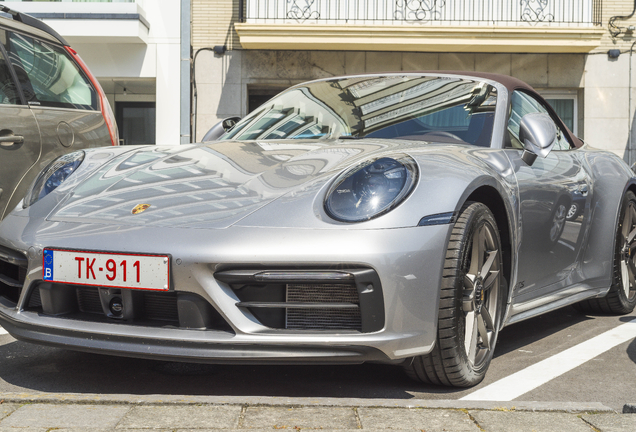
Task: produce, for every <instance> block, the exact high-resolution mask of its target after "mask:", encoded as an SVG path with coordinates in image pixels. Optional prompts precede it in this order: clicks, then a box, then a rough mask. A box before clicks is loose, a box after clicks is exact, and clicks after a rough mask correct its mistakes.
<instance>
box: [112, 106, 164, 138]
mask: <svg viewBox="0 0 636 432" xmlns="http://www.w3.org/2000/svg"><path fill="white" fill-rule="evenodd" d="M117 104H118V107H117V110H118V115H119V122H120V124H119V132H120V134H119V136H120V138H121V139H123V140H124V144H125V145H135V144H154V143H155V141H156V140H155V123H156V114H155V104H154V103H152V102H146V103H144V102H118V103H117Z"/></svg>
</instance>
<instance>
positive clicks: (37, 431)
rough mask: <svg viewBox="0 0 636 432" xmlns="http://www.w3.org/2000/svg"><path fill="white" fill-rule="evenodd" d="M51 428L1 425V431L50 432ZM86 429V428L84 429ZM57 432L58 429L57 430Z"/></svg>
mask: <svg viewBox="0 0 636 432" xmlns="http://www.w3.org/2000/svg"><path fill="white" fill-rule="evenodd" d="M48 430H49V428H45V427H39V428H30V427H29V428H23V427H3V426H0V432H48ZM82 430H83V431H85V430H86V429H82ZM55 432H57V430H56V431H55Z"/></svg>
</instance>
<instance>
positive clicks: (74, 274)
mask: <svg viewBox="0 0 636 432" xmlns="http://www.w3.org/2000/svg"><path fill="white" fill-rule="evenodd" d="M42 273H43V274H42V276H43V279H44V280H45V281H47V282H63V283H68V284H77V285H91V286H100V287H110V288H132V289H146V290H160V291H166V290H168V288H169V286H170V282H169V281H170V257H169V256H168V255H147V254H125V253H110V252H94V251H90V252H89V251H76V250H63V249H49V248H47V249H44V252H43V270H42Z"/></svg>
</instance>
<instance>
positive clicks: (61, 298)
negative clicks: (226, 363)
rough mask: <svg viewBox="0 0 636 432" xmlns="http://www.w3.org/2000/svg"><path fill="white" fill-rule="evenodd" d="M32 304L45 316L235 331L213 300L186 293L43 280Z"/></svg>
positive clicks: (138, 324)
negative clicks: (116, 305) (210, 301)
mask: <svg viewBox="0 0 636 432" xmlns="http://www.w3.org/2000/svg"><path fill="white" fill-rule="evenodd" d="M113 302H115V303H119V304H121V305H122V306H123V307H122V308H120V309H119V311H118V310H116V309H113V308H112V307H111V305H112V304H113ZM29 307H30V308H31V309H33V310H35V309H39V310H38V311H41V313H43V314H44V315H49V316H57V317H61V318H70V319H74V320H80V321H90V322H108V323H111V324H125V325H132V326H147V327H166V326H170V327H178V328H186V329H199V330H220V331H226V332H233V330H232V328H231V327H230V326H229V324H228V323H227V321H225V320H224V319H223V317H222V316H221V315H220V314H219V313H218V312H217V311H216V310H215V309H214V307H212V305H211V304H210V303H209V302H207V301H206V300H205V299H204V298H203V297H201V296H199V295H197V294H193V293H185V292H176V291H161V292H159V291H145V290H132V289H120V288H100V287H92V286H73V285H66V284H58V283H44V282H43V283H40V284H38V285H37V286H35V288H34V289H33V290H32V291H31V295H30V299H29ZM117 312H119V313H117Z"/></svg>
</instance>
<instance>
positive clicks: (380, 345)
mask: <svg viewBox="0 0 636 432" xmlns="http://www.w3.org/2000/svg"><path fill="white" fill-rule="evenodd" d="M35 228H36V229H34V227H33V226H30V225H29V219H27V218H23V217H18V216H9V217H8V218H7V219H5V220H4V221H3V222H2V224H0V245H1V246H4V247H6V248H10V249H12V250H14V251H18V252H20V253H23V254H24V255H25V256H27V257H28V269H27V275H26V279H25V281H24V288H23V289H22V292H21V295H20V299H19V301H18V302H17V303H12V302H10V301H8V300H7V299H2V298H1V297H0V324H1V325H2V326H3V327H5V328H6V330H7V331H8V332H9V333H10V334H12V335H13V336H14V337H16V338H18V339H22V340H26V341H30V342H35V343H40V344H46V345H52V346H57V347H63V348H68V349H73V350H80V351H89V352H99V353H108V354H114V355H123V356H132V357H144V358H162V359H171V360H181V361H197V362H215V363H223V362H231V363H236V362H251V363H295V364H299V363H314V362H325V363H359V362H363V361H387V362H390V361H396V360H399V359H401V358H406V357H409V356H413V355H419V354H425V353H427V352H429V351H430V350H431V349H432V347H433V344H434V342H435V338H436V329H437V309H438V301H439V285H440V284H439V281H440V279H441V273H442V267H443V260H444V255H445V253H444V252H445V247H446V241H447V236H448V232H449V228H450V227H449V226H448V225H439V226H427V227H414V228H400V229H391V230H389V229H380V230H346V229H343V230H302V229H273V228H246V227H232V228H227V229H219V230H197V229H178V228H174V229H165V228H149V227H145V228H144V227H134V228H131V227H113V226H104V225H96V224H95V225H86V224H75V223H60V222H56V223H53V222H42V223H41V224H40V225H39V226H38V227H35ZM45 247H53V248H55V247H58V248H69V249H79V250H106V251H119V252H131V253H133V252H138V253H169V254H170V255H171V256H172V260H173V262H172V269H173V271H172V275H173V282H172V286H173V289H174V290H175V291H176V292H177V293H179V294H181V293H191V294H195V295H196V296H199V297H200V298H203V299H204V300H205V301H206V302H208V303H209V305H211V306H212V307H213V308H214V310H215V311H216V312H218V314H219V315H220V316H221V317H222V318H223V320H225V322H227V324H228V325H229V328H228V329H225V330H219V329H205V330H200V329H187V328H178V327H174V326H171V325H166V326H144V325H134V324H133V323H126V322H122V321H113V320H108V319H104V320H102V321H101V322H96V321H87V320H82V319H77V317H75V318H74V317H72V316H64V315H60V316H52V315H47V314H44V313H42V312H41V311H40V312H38V311H33V310H29V308H28V304H29V303H28V302H29V295H30V292H31V288H32V287H35V286H36V285H37V284H39V283H41V275H42V262H41V256H40V252H41V250H42V249H43V248H45ZM254 267H257V268H260V269H281V268H284V269H289V268H293V269H295V270H303V269H316V268H339V269H342V268H367V269H372V270H373V271H374V272H375V274H377V276H378V278H379V280H380V283H381V286H382V296H381V297H382V298H381V300H382V302H383V308H384V311H383V313H384V317H383V320H382V323H383V325H382V327H381V328H377V329H372V331H362V332H361V331H349V330H287V329H276V328H272V327H270V326H266V325H264V324H263V323H262V322H261V321H259V319H256V318H255V315H254V314H252V313H250V311H249V310H248V309H246V308H242V307H238V306H237V304H238V303H240V299H239V298H238V297H237V295H236V292H235V291H234V290H233V289H232V287H231V286H230V284H229V283H227V282H224V281H221V280H219V279H218V278H217V277H215V275H216V274H219V273H220V272H223V271H227V270H228V269H230V270H231V269H245V268H254Z"/></svg>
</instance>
